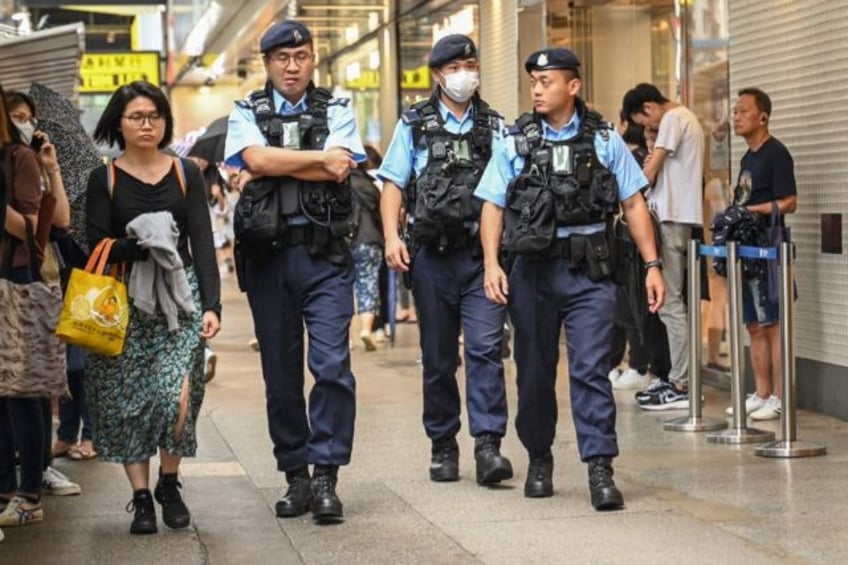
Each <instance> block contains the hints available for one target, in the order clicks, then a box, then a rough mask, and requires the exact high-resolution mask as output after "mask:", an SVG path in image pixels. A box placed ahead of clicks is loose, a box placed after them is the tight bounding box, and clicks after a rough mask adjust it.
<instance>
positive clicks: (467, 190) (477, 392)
mask: <svg viewBox="0 0 848 565" xmlns="http://www.w3.org/2000/svg"><path fill="white" fill-rule="evenodd" d="M428 64H429V66H430V70H431V73H432V75H433V79H434V80H435V82H436V83H438V84H437V86H436V88H435V90H434V92H433V95H432V96H431V97H430V98H429V99H427V100H424V101H421V102H419V103H417V104H415V105H414V106H413V107H412V108H411V109H409V110H408V111H407V112H405V113H404V114H403V116H402V119H401V120H400V121H399V122H398V125H397V127H396V128H395V132H394V136H393V138H392V142H391V145H390V146H389V149H388V151H387V153H386V158H385V159H384V161H383V165H382V167H381V168H380V170H379V171H378V172H377V174H378V176H379V177H380V178H381V179H383V181H384V187H383V195H382V198H381V211H382V215H383V226H384V228H383V229H384V231H385V236H386V260H387V262H388V264H389V267H391V268H392V269H395V270H398V271H402V272H407V271H410V269H411V271H412V272H411V278H412V294H413V297H414V299H415V304H416V307H417V309H418V321H419V326H420V330H421V331H420V339H421V350H422V356H421V360H422V365H423V370H424V418H423V419H424V429H425V431H426V433H427V436H428V437H429V438H430V440H431V441H432V450H431V455H432V459H431V463H430V479H431V480H433V481H439V482H440V481H456V480H458V479H459V446H458V444H457V441H456V434H457V432H459V428H460V395H459V389H458V387H457V382H456V370H457V358H458V350H459V344H458V339H459V330H460V327H462V328H463V331H464V336H465V337H464V339H465V361H466V364H465V366H466V372H465V374H466V394H467V405H468V420H469V424H470V428H471V435H472V436H474V437H475V444H474V456H475V460H476V464H477V473H476V474H477V477H476V478H477V483H478V484H480V485H492V484H496V483H499V482H501V481H503V480H505V479H509V478H511V477H512V465H511V464H510V462H509V460H508V459H507V458H506V457H503V456H502V455H501V454H500V444H501V438H502V437H503V435H504V434H505V433H506V422H507V407H506V391H505V385H504V375H503V363H502V361H501V342H502V337H503V336H502V331H503V325H504V316H505V313H506V310H505V308H504V307H503V305H499V304H494V303H492V302H490V301H488V300H487V299H486V296H485V294H484V292H483V259H482V250H481V248H480V239H479V220H480V205H481V203H480V202H479V201H476V200H475V199H474V198H473V197H472V193H473V191H474V188H475V187H476V186H477V183H478V181H479V180H480V176H481V175H482V173H483V170H484V169H485V167H486V163H487V162H488V161H489V158H490V156H491V153H492V148H493V146H494V145H495V143H496V139H497V138H498V137H499V135H500V130H501V126H502V121H501V117H500V116H499V115H498V114H497V113H496V112H495V111H493V110H492V109H491V108H489V106H488V105H487V104H486V103H485V102H484V101H483V100H482V99H481V98H480V96H479V94H478V93H477V87H478V85H479V79H478V72H479V71H478V69H479V62H478V60H477V48H476V47H475V45H474V43H473V42H472V41H471V39H469V38H468V37H466V36H464V35H458V34H456V35H448V36H446V37H443V38H442V39H440V40H439V41H438V42H436V44H435V45H434V46H433V50H432V52H431V54H430V58H429V61H428ZM402 206H404V207H405V209H406V211H407V221H408V225H407V231H408V233H409V234H410V235H411V245H409V246H408V245H407V244H406V243H405V242H404V241H403V239H402V238H401V235H400V234H399V231H398V225H399V224H398V222H399V216H400V211H401V207H402ZM413 258H414V268H413Z"/></svg>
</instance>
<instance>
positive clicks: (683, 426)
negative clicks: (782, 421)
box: [663, 239, 727, 432]
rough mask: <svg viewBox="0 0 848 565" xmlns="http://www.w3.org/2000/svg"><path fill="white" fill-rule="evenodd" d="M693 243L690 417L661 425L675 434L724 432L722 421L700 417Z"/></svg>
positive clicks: (694, 248)
mask: <svg viewBox="0 0 848 565" xmlns="http://www.w3.org/2000/svg"><path fill="white" fill-rule="evenodd" d="M698 245H699V242H698V240H696V239H690V240H689V276H688V279H689V280H688V284H689V290H688V292H689V416H686V417H683V418H675V419H673V420H668V421H666V422H664V423H663V429H666V430H669V431H674V432H706V431H711V430H723V429H724V428H726V427H727V422H726V421H725V420H723V419H722V420H719V419H716V418H704V417H703V416H702V415H701V348H702V347H703V344H702V343H701V252H700V250H699V248H698Z"/></svg>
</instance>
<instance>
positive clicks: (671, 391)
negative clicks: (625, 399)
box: [637, 383, 689, 411]
mask: <svg viewBox="0 0 848 565" xmlns="http://www.w3.org/2000/svg"><path fill="white" fill-rule="evenodd" d="M637 402H638V403H639V408H641V409H642V410H654V411H657V410H688V409H689V392H688V391H685V390H680V389H679V388H677V386H675V385H674V383H666V385H665V386H663V387H662V388H660V389H659V390H657V391H656V392H654V393H653V394H651V395H649V396H646V397H645V399H644V400H637Z"/></svg>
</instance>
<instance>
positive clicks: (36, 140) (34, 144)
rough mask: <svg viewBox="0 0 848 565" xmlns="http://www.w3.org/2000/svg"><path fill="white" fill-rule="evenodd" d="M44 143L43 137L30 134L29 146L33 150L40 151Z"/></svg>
mask: <svg viewBox="0 0 848 565" xmlns="http://www.w3.org/2000/svg"><path fill="white" fill-rule="evenodd" d="M42 145H44V138H42V137H36V136H32V141H30V142H29V146H30V147H31V148H32V150H33V151H35V152H36V153H38V152H39V151H41V146H42Z"/></svg>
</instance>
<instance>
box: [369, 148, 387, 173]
mask: <svg viewBox="0 0 848 565" xmlns="http://www.w3.org/2000/svg"><path fill="white" fill-rule="evenodd" d="M365 156H366V157H367V158H368V160H367V164H368V165H369V166H370V167H371V168H373V169H379V168H380V165H382V164H383V157H382V156H381V155H380V152H379V151H377V150H376V149H375V148H374V146H373V145H366V146H365Z"/></svg>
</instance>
